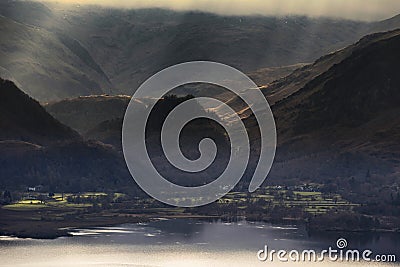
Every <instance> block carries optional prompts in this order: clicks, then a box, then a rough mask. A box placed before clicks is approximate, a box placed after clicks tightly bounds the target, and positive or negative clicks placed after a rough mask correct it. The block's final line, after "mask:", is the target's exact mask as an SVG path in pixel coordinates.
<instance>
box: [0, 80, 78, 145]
mask: <svg viewBox="0 0 400 267" xmlns="http://www.w3.org/2000/svg"><path fill="white" fill-rule="evenodd" d="M0 129H1V131H0V139H1V140H7V139H14V140H20V141H27V142H33V143H36V144H48V143H51V142H61V141H68V140H77V139H79V138H80V137H79V135H78V133H76V132H75V131H73V130H72V129H70V128H68V127H67V126H65V125H63V124H61V123H60V122H58V121H57V120H56V119H54V118H53V117H52V116H51V115H49V114H48V113H47V112H46V110H45V109H44V108H43V107H42V106H41V105H40V104H39V103H38V102H36V101H35V100H33V99H32V98H30V97H29V96H28V95H26V94H25V93H23V92H22V91H20V90H19V89H18V88H17V87H16V86H15V85H14V83H12V82H10V81H7V80H3V79H0Z"/></svg>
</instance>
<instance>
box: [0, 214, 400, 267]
mask: <svg viewBox="0 0 400 267" xmlns="http://www.w3.org/2000/svg"><path fill="white" fill-rule="evenodd" d="M73 234H74V236H73V237H63V238H58V239H55V240H31V239H17V238H10V237H1V238H0V266H135V267H150V266H151V267H153V266H168V267H169V266H171V267H180V266H182V267H183V266H185V267H192V266H193V267H197V266H206V267H212V266H218V267H219V266H229V267H232V266H233V267H235V266H246V267H247V266H276V265H279V266H319V265H323V266H332V267H333V266H400V265H399V264H394V263H391V264H382V263H368V265H367V264H366V263H362V262H361V263H355V262H351V263H338V262H332V261H328V260H326V261H323V262H322V263H321V262H320V263H310V262H305V263H304V262H303V263H294V262H286V263H285V262H279V261H277V260H274V262H272V263H271V262H269V261H266V262H261V261H259V260H258V259H257V251H259V250H260V249H263V248H264V246H265V245H268V248H269V249H275V250H279V249H284V250H286V251H290V250H293V249H296V250H300V251H301V250H304V249H307V250H309V249H314V250H316V251H317V252H319V251H321V250H322V249H328V247H329V246H331V247H332V248H334V249H336V248H337V247H336V240H337V239H338V238H345V239H346V240H347V242H348V247H347V248H348V249H351V248H354V249H359V250H364V249H370V250H372V251H373V252H374V254H378V253H380V254H396V256H397V260H399V257H400V255H399V254H400V235H399V234H339V233H331V234H329V235H310V234H309V233H307V231H306V230H305V228H304V227H303V226H293V225H286V226H274V225H270V224H263V223H249V222H238V223H222V222H205V221H198V220H189V219H173V220H160V221H155V222H151V223H147V224H124V225H120V226H117V227H99V228H91V229H76V230H75V231H74V233H73Z"/></svg>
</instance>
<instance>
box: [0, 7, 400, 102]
mask: <svg viewBox="0 0 400 267" xmlns="http://www.w3.org/2000/svg"><path fill="white" fill-rule="evenodd" d="M0 15H2V16H3V17H2V19H1V24H2V25H3V27H2V28H0V32H1V33H2V36H3V38H2V42H0V53H2V54H1V55H2V57H1V60H0V67H2V68H4V69H6V70H7V71H8V72H9V73H11V76H12V77H13V78H14V79H15V81H16V82H18V83H19V84H21V86H22V89H24V90H25V91H26V92H27V93H28V94H29V95H31V96H33V97H34V98H35V99H38V100H39V101H50V100H60V99H64V98H69V97H77V96H81V95H93V94H104V93H106V94H116V93H122V94H128V95H131V94H132V93H133V91H134V90H135V89H136V88H137V87H138V86H139V85H140V84H141V83H142V82H143V81H144V80H145V79H147V78H148V77H150V76H151V75H152V74H154V73H155V72H157V71H159V70H161V69H163V68H165V67H168V66H170V65H173V64H176V63H181V62H185V61H191V60H211V61H219V62H222V63H226V64H228V65H232V66H234V67H236V68H238V69H240V70H242V71H245V72H248V73H254V72H256V71H257V70H258V69H261V68H266V67H269V68H270V67H276V66H286V65H292V64H297V63H299V62H312V61H314V60H315V59H317V58H318V57H320V56H322V55H324V54H326V53H329V52H331V51H334V50H337V49H340V48H342V47H344V46H346V45H348V44H351V43H352V42H354V41H356V40H357V39H359V38H360V37H361V36H363V35H365V34H367V33H370V32H374V31H378V30H380V31H381V30H388V29H393V28H395V27H399V26H400V21H399V20H398V19H396V18H393V19H390V20H387V21H382V22H375V23H364V22H357V21H348V20H336V19H329V18H319V19H314V18H307V17H283V18H276V17H257V16H218V15H214V14H209V13H201V12H175V11H170V10H161V9H139V10H123V9H110V8H101V7H94V6H85V5H81V6H79V7H77V6H73V5H70V6H66V5H60V4H55V3H52V4H50V3H48V4H43V3H37V2H30V1H18V0H17V1H12V0H5V1H2V2H1V3H0ZM17 25H18V26H17ZM10 28H11V29H12V30H10ZM15 38H17V39H15ZM10 47H14V48H13V49H10ZM21 55H23V57H20V56H21ZM21 58H29V60H28V61H26V60H22V59H21ZM33 66H35V67H34V68H33Z"/></svg>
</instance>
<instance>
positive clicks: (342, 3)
mask: <svg viewBox="0 0 400 267" xmlns="http://www.w3.org/2000/svg"><path fill="white" fill-rule="evenodd" d="M50 1H51V0H50ZM57 2H60V3H69V4H96V5H103V6H112V7H122V8H151V7H159V8H168V9H174V10H181V11H186V10H200V11H206V12H214V13H217V14H224V15H255V14H258V15H276V16H286V15H307V16H329V17H337V18H346V19H354V20H380V19H385V18H389V17H392V16H394V15H397V14H399V13H400V1H399V0H119V1H114V0H57Z"/></svg>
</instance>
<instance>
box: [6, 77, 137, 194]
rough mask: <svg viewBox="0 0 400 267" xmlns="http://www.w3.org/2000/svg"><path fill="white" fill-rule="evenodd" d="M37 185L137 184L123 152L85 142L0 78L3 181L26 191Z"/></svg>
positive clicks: (50, 187) (60, 188)
mask: <svg viewBox="0 0 400 267" xmlns="http://www.w3.org/2000/svg"><path fill="white" fill-rule="evenodd" d="M39 184H40V185H43V186H45V188H46V189H47V190H51V191H54V190H58V191H64V190H66V191H75V192H79V191H81V190H108V188H114V189H115V188H120V189H122V188H125V187H127V186H130V187H129V190H130V192H133V191H135V188H136V187H135V186H134V182H133V180H132V179H131V178H130V175H129V173H128V171H127V169H126V167H125V163H124V161H123V158H122V155H121V154H120V153H118V152H117V151H115V150H114V149H113V148H112V147H111V146H107V145H104V144H103V143H100V142H95V141H93V142H86V141H83V138H81V137H80V136H79V134H78V133H77V132H75V131H73V130H72V129H71V128H69V127H67V126H65V125H63V124H61V123H60V122H59V121H57V120H56V119H54V118H53V117H52V116H51V115H49V114H48V113H47V112H46V110H45V109H44V108H43V107H42V106H40V104H39V103H38V102H36V101H35V100H33V99H32V98H30V97H29V96H27V95H26V94H25V93H23V92H22V91H20V90H19V89H18V88H17V87H16V86H15V85H14V84H13V83H12V82H10V81H6V80H0V186H1V187H2V188H13V189H19V190H22V191H24V190H25V189H26V187H27V186H34V185H39ZM132 186H133V187H132Z"/></svg>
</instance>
